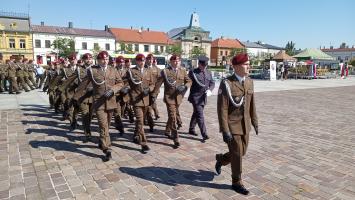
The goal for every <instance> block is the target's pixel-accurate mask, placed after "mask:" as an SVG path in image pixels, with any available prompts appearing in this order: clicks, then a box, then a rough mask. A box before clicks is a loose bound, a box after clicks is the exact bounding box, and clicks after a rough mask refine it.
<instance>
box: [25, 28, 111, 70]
mask: <svg viewBox="0 0 355 200" xmlns="http://www.w3.org/2000/svg"><path fill="white" fill-rule="evenodd" d="M31 29H32V34H33V54H34V56H33V57H34V58H33V59H34V60H35V61H36V62H37V63H39V64H44V65H46V64H47V63H48V62H52V61H54V60H56V56H57V53H58V52H56V50H54V49H53V47H52V43H53V41H54V40H55V39H56V38H71V39H73V40H74V42H75V52H77V53H78V56H81V55H83V54H85V53H93V50H94V47H95V46H97V47H98V48H99V49H100V50H106V51H108V52H109V54H110V55H112V54H114V51H115V37H114V36H113V35H112V34H111V33H110V32H109V31H108V27H107V26H106V27H105V30H93V29H82V28H73V23H71V22H69V25H68V27H59V26H45V25H44V23H43V22H41V25H32V26H31Z"/></svg>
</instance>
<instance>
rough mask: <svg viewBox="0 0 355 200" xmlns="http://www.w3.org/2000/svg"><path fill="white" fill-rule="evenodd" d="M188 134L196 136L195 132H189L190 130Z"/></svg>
mask: <svg viewBox="0 0 355 200" xmlns="http://www.w3.org/2000/svg"><path fill="white" fill-rule="evenodd" d="M189 134H190V135H194V136H197V133H196V132H195V131H191V130H190V131H189Z"/></svg>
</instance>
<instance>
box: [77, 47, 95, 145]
mask: <svg viewBox="0 0 355 200" xmlns="http://www.w3.org/2000/svg"><path fill="white" fill-rule="evenodd" d="M82 60H83V66H82V67H79V68H78V71H77V73H76V75H75V76H76V79H77V81H78V87H77V89H76V92H75V94H74V96H73V100H74V102H75V103H74V105H75V106H74V116H77V113H78V112H79V111H80V112H81V114H82V120H83V123H82V124H83V127H84V128H83V129H84V134H85V139H84V143H86V142H88V141H91V129H90V124H91V118H92V103H93V97H92V94H93V86H92V83H91V82H90V83H89V84H85V80H86V79H88V78H89V77H88V76H87V74H88V73H87V72H88V70H90V69H89V68H91V66H92V64H93V58H92V55H91V54H90V53H86V54H84V55H83V56H82Z"/></svg>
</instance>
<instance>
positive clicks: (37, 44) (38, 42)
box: [35, 40, 41, 48]
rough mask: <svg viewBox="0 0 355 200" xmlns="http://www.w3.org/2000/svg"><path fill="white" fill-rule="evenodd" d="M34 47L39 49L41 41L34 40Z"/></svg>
mask: <svg viewBox="0 0 355 200" xmlns="http://www.w3.org/2000/svg"><path fill="white" fill-rule="evenodd" d="M35 47H36V48H41V40H35Z"/></svg>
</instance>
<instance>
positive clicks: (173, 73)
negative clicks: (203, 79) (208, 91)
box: [153, 55, 191, 148]
mask: <svg viewBox="0 0 355 200" xmlns="http://www.w3.org/2000/svg"><path fill="white" fill-rule="evenodd" d="M179 60H180V58H179V57H178V56H177V55H172V56H171V57H170V66H169V67H167V68H165V69H163V70H162V71H161V74H160V77H159V78H158V81H157V83H156V85H155V88H154V92H153V97H154V98H156V96H157V94H158V92H159V90H160V86H161V85H162V84H163V83H164V99H163V100H164V102H165V104H166V107H167V110H168V122H167V124H166V129H165V135H166V136H168V137H169V138H170V137H171V136H172V139H173V140H174V148H178V147H179V146H180V142H179V135H178V132H177V128H176V115H177V114H176V113H177V110H179V106H180V104H181V102H182V99H183V97H184V95H185V92H186V90H187V89H188V87H190V86H191V80H190V78H189V77H188V75H187V73H186V69H185V68H181V67H179V66H178V64H179Z"/></svg>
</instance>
